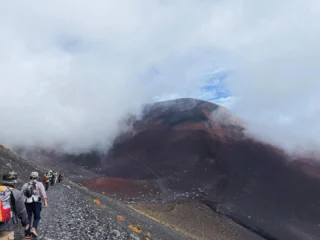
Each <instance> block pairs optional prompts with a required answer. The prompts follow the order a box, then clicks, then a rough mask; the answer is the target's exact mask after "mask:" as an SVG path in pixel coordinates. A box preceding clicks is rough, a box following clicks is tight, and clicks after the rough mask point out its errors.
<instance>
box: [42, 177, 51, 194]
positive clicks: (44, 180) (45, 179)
mask: <svg viewBox="0 0 320 240" xmlns="http://www.w3.org/2000/svg"><path fill="white" fill-rule="evenodd" d="M49 181H50V180H49V177H48V175H47V174H45V175H44V176H43V182H44V185H45V189H46V191H48V190H49Z"/></svg>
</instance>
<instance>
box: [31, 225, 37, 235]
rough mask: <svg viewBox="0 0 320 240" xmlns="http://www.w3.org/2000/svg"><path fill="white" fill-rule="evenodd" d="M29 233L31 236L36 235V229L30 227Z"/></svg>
mask: <svg viewBox="0 0 320 240" xmlns="http://www.w3.org/2000/svg"><path fill="white" fill-rule="evenodd" d="M30 233H31V235H32V237H38V233H37V230H36V229H35V228H34V227H33V228H31V230H30Z"/></svg>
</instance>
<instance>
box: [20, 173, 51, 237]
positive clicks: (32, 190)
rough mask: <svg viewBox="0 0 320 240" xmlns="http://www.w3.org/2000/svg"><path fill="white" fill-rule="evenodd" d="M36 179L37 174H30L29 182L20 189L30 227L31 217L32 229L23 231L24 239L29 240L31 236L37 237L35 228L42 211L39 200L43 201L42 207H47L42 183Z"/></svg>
mask: <svg viewBox="0 0 320 240" xmlns="http://www.w3.org/2000/svg"><path fill="white" fill-rule="evenodd" d="M38 177H39V173H38V172H32V173H31V174H30V182H27V183H25V184H24V185H23V187H22V189H21V191H22V192H23V193H24V196H25V206H26V209H27V213H28V219H29V222H30V225H31V221H32V216H33V224H32V227H31V226H30V227H29V228H28V229H27V230H26V231H25V239H30V238H31V235H32V236H33V237H37V236H38V233H37V228H38V224H39V222H40V219H41V216H40V213H41V209H42V204H41V200H42V199H43V201H44V207H47V206H48V201H47V194H46V191H45V189H44V186H43V184H42V182H38V181H37V179H38Z"/></svg>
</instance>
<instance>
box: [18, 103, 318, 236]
mask: <svg viewBox="0 0 320 240" xmlns="http://www.w3.org/2000/svg"><path fill="white" fill-rule="evenodd" d="M132 121H133V120H132ZM22 153H23V152H22ZM38 153H39V152H33V151H32V149H31V150H29V152H28V151H25V152H24V154H25V156H27V155H28V154H29V158H30V160H31V161H34V160H36V161H38V164H44V165H46V166H47V167H49V166H50V168H51V167H52V168H55V169H58V170H59V171H64V172H66V173H67V174H69V176H70V177H72V179H74V180H75V181H79V182H81V183H82V184H84V185H86V186H88V187H89V188H90V189H93V190H95V191H97V192H105V193H107V194H116V195H117V194H120V195H121V196H127V197H130V198H131V197H132V196H134V197H135V198H137V199H141V200H142V201H145V200H148V199H151V200H152V199H158V198H160V199H163V200H164V201H169V200H172V199H181V198H182V199H189V200H194V201H200V202H204V203H206V204H207V205H208V206H210V207H211V208H212V209H214V210H215V211H217V212H219V213H221V214H224V215H227V216H228V217H230V218H232V219H234V220H235V221H237V222H240V223H241V224H242V225H244V226H247V227H249V228H251V229H253V230H254V231H256V232H258V233H260V234H261V235H263V236H267V239H292V240H301V239H305V238H306V237H308V238H310V239H313V238H314V237H315V236H318V235H319V233H320V232H319V231H320V230H319V226H318V224H319V223H318V220H319V218H318V216H319V215H320V212H319V209H320V208H319V203H320V201H319V199H320V195H319V194H320V184H319V183H320V178H319V177H320V176H319V175H318V172H319V171H316V169H318V170H319V169H320V168H319V167H320V166H319V165H317V164H315V165H310V162H309V161H310V160H312V159H308V160H309V161H308V162H299V161H305V160H306V159H295V161H294V159H292V157H291V156H290V155H288V154H287V153H286V152H285V151H284V150H282V149H280V148H277V147H275V146H273V145H270V144H268V143H265V142H261V141H259V140H257V139H254V138H251V137H249V136H247V135H246V131H245V128H244V127H243V126H242V125H241V121H239V120H238V119H237V118H234V117H233V116H232V115H231V114H230V113H229V112H227V111H226V110H225V109H224V108H221V107H219V106H218V105H216V104H213V103H210V102H205V101H200V100H196V99H177V100H171V101H165V102H160V103H156V104H154V105H150V106H148V107H147V108H146V109H144V111H143V114H142V115H141V117H140V118H137V119H136V120H134V121H133V124H132V129H131V131H128V132H126V133H124V134H122V135H120V136H119V137H118V138H117V139H116V140H115V141H114V143H113V145H112V147H111V148H110V151H108V152H99V151H91V152H88V153H83V154H76V155H74V154H63V153H58V155H57V153H56V152H54V151H51V152H50V151H49V152H47V151H42V152H41V151H40V154H41V155H40V156H39V155H38ZM297 160H299V161H297ZM311 163H312V162H311ZM310 168H311V169H313V170H314V171H310ZM110 178H111V179H110ZM126 191H127V194H126Z"/></svg>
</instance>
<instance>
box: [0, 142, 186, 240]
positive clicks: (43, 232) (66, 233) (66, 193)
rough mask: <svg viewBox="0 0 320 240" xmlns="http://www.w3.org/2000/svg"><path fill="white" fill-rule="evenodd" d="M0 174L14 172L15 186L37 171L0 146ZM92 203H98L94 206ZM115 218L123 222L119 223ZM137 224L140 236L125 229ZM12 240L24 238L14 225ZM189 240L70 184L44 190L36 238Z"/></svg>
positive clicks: (113, 202) (116, 203)
mask: <svg viewBox="0 0 320 240" xmlns="http://www.w3.org/2000/svg"><path fill="white" fill-rule="evenodd" d="M0 165H1V168H0V175H1V176H2V174H3V173H5V172H8V171H11V170H14V171H15V172H17V173H18V186H17V188H18V189H19V188H21V186H22V184H23V183H25V182H27V181H28V179H29V176H30V172H31V171H34V170H37V171H39V169H36V168H34V167H33V166H31V165H29V164H28V163H26V162H25V161H24V160H23V159H22V158H21V157H19V156H18V155H17V154H15V153H14V152H12V151H11V150H9V149H6V148H3V147H0ZM94 200H99V202H97V203H98V204H95V203H94ZM118 216H122V217H123V220H122V219H121V221H119V219H118ZM130 225H133V226H136V225H140V226H141V228H142V232H141V233H135V232H133V231H131V230H130V229H129V228H128V227H129V226H130ZM16 227H17V229H16V231H15V239H24V231H23V229H22V227H21V225H20V224H17V226H16ZM148 232H149V233H150V234H151V237H152V239H163V240H167V239H191V238H189V237H187V236H184V235H181V234H179V233H177V232H175V231H173V230H172V229H170V228H167V227H164V226H163V225H162V224H159V223H156V222H154V221H152V220H150V219H149V218H147V217H144V216H143V215H140V214H138V213H136V212H135V211H133V210H131V209H130V208H128V207H126V206H125V205H123V204H121V203H119V202H118V201H116V200H113V199H110V198H106V197H104V196H102V195H100V194H96V193H93V192H90V191H88V190H87V189H85V188H81V187H79V186H78V185H77V184H75V183H73V182H70V181H69V180H68V179H66V180H65V181H63V182H62V183H58V184H56V185H54V186H51V187H50V188H49V191H48V207H47V208H44V209H43V210H42V219H41V222H40V225H39V237H38V239H43V240H45V239H47V240H49V239H52V240H54V239H70V240H71V239H77V240H78V239H92V240H94V239H96V240H101V239H114V240H115V239H119V240H139V239H149V238H147V237H146V234H147V233H148Z"/></svg>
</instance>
